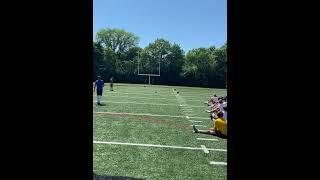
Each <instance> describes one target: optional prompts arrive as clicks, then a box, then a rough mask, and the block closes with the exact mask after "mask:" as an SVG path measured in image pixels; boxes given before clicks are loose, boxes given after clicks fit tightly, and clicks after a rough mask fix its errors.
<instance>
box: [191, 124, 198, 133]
mask: <svg viewBox="0 0 320 180" xmlns="http://www.w3.org/2000/svg"><path fill="white" fill-rule="evenodd" d="M192 128H193V132H194V133H199V131H198V129H197V128H196V126H195V125H193V126H192Z"/></svg>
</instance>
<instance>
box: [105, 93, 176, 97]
mask: <svg viewBox="0 0 320 180" xmlns="http://www.w3.org/2000/svg"><path fill="white" fill-rule="evenodd" d="M106 94H108V95H113V94H128V95H140V96H160V97H168V95H160V94H157V93H154V94H144V93H121V92H117V93H106ZM169 94H170V93H169Z"/></svg>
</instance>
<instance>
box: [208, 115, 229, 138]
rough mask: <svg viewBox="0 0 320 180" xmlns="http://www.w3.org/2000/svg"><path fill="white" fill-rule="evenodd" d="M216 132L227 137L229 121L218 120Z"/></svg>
mask: <svg viewBox="0 0 320 180" xmlns="http://www.w3.org/2000/svg"><path fill="white" fill-rule="evenodd" d="M212 128H214V129H215V130H216V131H220V132H221V133H222V134H223V135H226V136H227V134H228V133H227V130H228V129H227V121H226V120H225V119H223V118H217V119H216V120H214V124H213V127H212Z"/></svg>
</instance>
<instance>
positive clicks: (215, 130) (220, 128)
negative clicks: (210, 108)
mask: <svg viewBox="0 0 320 180" xmlns="http://www.w3.org/2000/svg"><path fill="white" fill-rule="evenodd" d="M217 116H218V118H217V119H216V120H215V121H214V124H213V126H212V127H211V128H210V129H209V130H198V129H197V128H196V126H195V125H193V131H194V133H201V134H209V135H214V136H218V137H222V138H226V137H227V135H228V134H227V120H225V119H224V118H223V112H219V113H218V114H217Z"/></svg>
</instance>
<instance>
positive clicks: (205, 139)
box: [197, 138, 218, 141]
mask: <svg viewBox="0 0 320 180" xmlns="http://www.w3.org/2000/svg"><path fill="white" fill-rule="evenodd" d="M197 140H204V141H218V139H207V138H197Z"/></svg>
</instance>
